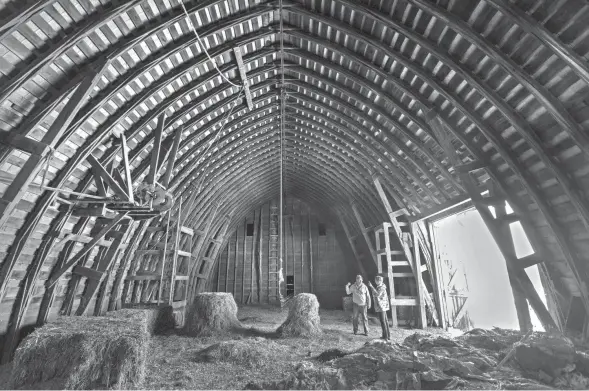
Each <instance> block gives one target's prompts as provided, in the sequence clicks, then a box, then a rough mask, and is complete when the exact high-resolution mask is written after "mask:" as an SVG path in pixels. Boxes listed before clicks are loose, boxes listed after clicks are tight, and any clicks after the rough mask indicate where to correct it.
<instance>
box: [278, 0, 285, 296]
mask: <svg viewBox="0 0 589 391" xmlns="http://www.w3.org/2000/svg"><path fill="white" fill-rule="evenodd" d="M279 10H280V11H279V15H280V69H281V83H280V215H279V216H280V218H279V220H280V223H279V225H280V275H279V280H278V281H279V284H278V296H279V297H282V294H281V292H280V281H282V280H283V276H282V260H283V259H284V254H283V252H284V235H283V209H284V207H283V199H282V198H283V194H284V184H283V183H284V169H283V165H284V162H283V160H284V158H283V153H284V152H283V150H284V13H283V8H282V0H280V3H279Z"/></svg>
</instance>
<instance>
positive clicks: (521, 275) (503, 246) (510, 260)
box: [427, 111, 556, 330]
mask: <svg viewBox="0 0 589 391" xmlns="http://www.w3.org/2000/svg"><path fill="white" fill-rule="evenodd" d="M427 119H428V122H429V124H430V127H431V128H432V130H433V131H434V133H435V135H436V138H437V141H438V143H439V144H440V145H441V146H442V149H443V150H444V152H445V153H446V156H447V157H448V158H449V160H450V163H451V164H452V165H453V166H457V165H460V164H461V161H460V159H459V158H458V155H457V154H456V151H455V150H454V148H453V147H452V144H451V142H450V141H451V139H450V137H451V136H450V135H449V134H448V133H447V131H446V129H445V128H444V126H443V125H442V123H441V121H440V119H439V117H438V116H437V114H435V113H434V112H433V111H430V112H428V113H427ZM460 179H461V181H462V184H463V185H464V188H465V189H466V190H467V192H468V194H469V196H470V197H471V199H472V201H473V202H474V204H475V207H476V208H477V211H478V212H479V214H480V215H481V217H482V219H483V221H484V222H485V225H486V226H487V228H488V229H489V232H490V233H491V235H492V236H493V239H494V240H495V242H496V243H497V245H498V247H499V250H500V251H501V253H502V255H503V257H504V258H505V261H506V264H507V270H508V274H509V275H510V282H511V283H512V288H513V290H514V299H515V300H516V306H517V308H519V309H520V310H518V311H519V312H520V313H519V314H518V317H520V319H521V321H522V322H523V323H522V325H523V326H524V327H528V326H527V325H528V322H527V320H526V318H527V317H526V315H525V308H524V305H523V303H522V302H521V299H520V298H519V297H518V293H516V292H521V293H522V294H525V297H527V299H528V300H530V304H531V305H532V308H534V311H536V314H537V315H538V318H539V319H540V321H541V322H542V324H543V325H544V328H545V329H546V330H550V329H555V328H556V323H555V321H554V319H553V318H552V316H551V315H550V313H549V312H548V310H547V309H546V306H545V305H544V303H543V302H542V300H541V299H540V298H539V296H538V292H537V291H536V290H535V288H534V286H533V284H532V283H531V281H530V279H529V277H528V276H527V274H526V272H525V271H524V270H523V269H518V268H517V267H516V264H517V257H516V256H515V250H514V249H513V248H512V247H513V238H512V237H511V233H510V231H509V226H508V225H503V227H505V228H507V231H505V230H504V232H502V229H501V224H498V223H497V222H496V221H495V219H494V218H493V216H492V215H491V212H490V210H489V209H488V207H486V206H485V205H484V204H483V203H482V202H481V200H482V199H483V197H482V196H481V193H480V192H479V191H478V189H477V186H476V183H475V182H474V180H473V178H472V177H471V176H470V175H469V174H467V173H461V174H460ZM495 195H496V194H495ZM503 205H505V203H503ZM496 208H497V206H496ZM505 232H509V236H507V234H506V233H505ZM507 239H509V240H507ZM510 242H511V244H510ZM526 308H527V307H526ZM520 315H521V316H520Z"/></svg>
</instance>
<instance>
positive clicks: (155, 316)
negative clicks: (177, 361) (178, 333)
mask: <svg viewBox="0 0 589 391" xmlns="http://www.w3.org/2000/svg"><path fill="white" fill-rule="evenodd" d="M106 316H107V317H112V318H117V319H122V320H128V321H130V322H134V323H137V324H141V325H143V328H144V331H145V332H146V333H148V334H149V335H154V334H162V333H165V332H166V331H169V330H174V328H175V327H176V322H175V318H174V309H173V308H172V306H170V305H164V306H157V307H154V306H148V305H145V304H144V305H143V306H141V305H137V306H134V307H133V308H125V309H122V310H118V311H110V312H107V313H106Z"/></svg>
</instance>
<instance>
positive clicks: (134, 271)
mask: <svg viewBox="0 0 589 391" xmlns="http://www.w3.org/2000/svg"><path fill="white" fill-rule="evenodd" d="M181 202H182V201H181V200H180V205H179V206H178V208H177V209H176V211H177V213H176V214H175V216H172V214H173V212H172V211H170V212H168V214H167V216H165V217H164V218H163V219H162V222H163V224H162V225H160V226H154V227H148V228H147V230H146V233H145V235H147V236H148V239H147V240H146V241H145V242H144V243H145V244H144V246H143V248H140V249H138V250H137V251H136V254H135V257H136V262H134V265H132V266H131V268H130V269H129V271H128V273H127V277H126V279H125V284H124V287H123V294H122V307H123V308H138V307H140V308H144V307H149V306H172V308H173V313H174V318H175V321H176V327H178V328H179V327H183V326H184V316H185V312H186V304H187V295H188V281H189V272H190V270H191V269H192V262H193V258H192V253H191V249H192V241H193V237H194V231H193V230H192V229H191V228H188V227H184V226H182V225H181V216H182V204H181Z"/></svg>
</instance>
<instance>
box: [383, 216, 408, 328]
mask: <svg viewBox="0 0 589 391" xmlns="http://www.w3.org/2000/svg"><path fill="white" fill-rule="evenodd" d="M390 226H391V225H390V224H388V223H384V224H383V225H382V228H383V233H384V241H385V249H386V253H385V254H386V258H387V270H386V272H387V278H388V281H389V295H390V297H391V299H394V298H395V276H394V275H393V259H392V254H391V242H390V236H389V233H388V231H389V228H390ZM385 230H386V232H385ZM409 262H411V261H409ZM377 263H380V259H378V261H377ZM381 270H382V266H381ZM391 321H392V326H393V327H397V326H398V322H399V321H398V319H397V306H396V305H393V300H391Z"/></svg>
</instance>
